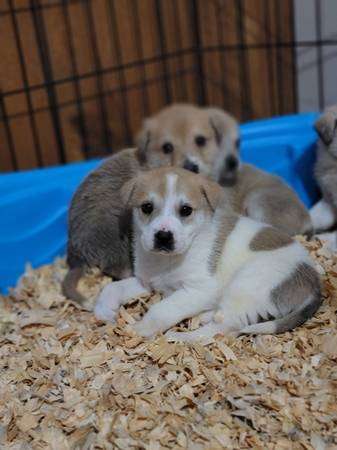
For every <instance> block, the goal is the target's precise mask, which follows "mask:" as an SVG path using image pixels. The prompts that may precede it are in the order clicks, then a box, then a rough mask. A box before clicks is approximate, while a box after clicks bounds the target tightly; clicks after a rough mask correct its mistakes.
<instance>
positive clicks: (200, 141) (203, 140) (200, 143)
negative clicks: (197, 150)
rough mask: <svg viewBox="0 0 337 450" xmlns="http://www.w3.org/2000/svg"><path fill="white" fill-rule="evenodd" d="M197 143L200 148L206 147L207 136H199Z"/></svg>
mask: <svg viewBox="0 0 337 450" xmlns="http://www.w3.org/2000/svg"><path fill="white" fill-rule="evenodd" d="M195 143H196V144H197V146H198V147H205V145H206V138H205V136H197V137H196V138H195Z"/></svg>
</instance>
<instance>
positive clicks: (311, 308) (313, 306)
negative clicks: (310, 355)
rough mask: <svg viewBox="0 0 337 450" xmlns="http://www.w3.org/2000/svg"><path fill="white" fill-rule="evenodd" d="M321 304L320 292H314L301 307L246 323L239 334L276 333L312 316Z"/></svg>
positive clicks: (297, 325)
mask: <svg viewBox="0 0 337 450" xmlns="http://www.w3.org/2000/svg"><path fill="white" fill-rule="evenodd" d="M321 304H322V297H321V293H320V292H319V291H318V292H315V293H314V294H313V295H312V296H311V298H309V301H308V302H307V304H306V305H305V306H303V308H301V309H299V310H297V311H293V312H291V313H289V314H287V315H286V316H284V317H281V318H280V319H275V320H268V321H267V322H260V323H255V324H253V325H248V326H247V327H245V328H243V329H242V330H240V332H239V334H278V333H285V332H286V331H291V330H293V329H294V328H296V327H299V326H300V325H302V324H303V323H304V322H306V321H307V320H308V319H310V317H312V316H313V315H314V314H315V312H316V311H317V310H318V308H319V307H320V306H321Z"/></svg>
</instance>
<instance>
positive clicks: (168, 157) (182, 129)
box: [63, 105, 237, 302]
mask: <svg viewBox="0 0 337 450" xmlns="http://www.w3.org/2000/svg"><path fill="white" fill-rule="evenodd" d="M236 138H237V128H236V126H235V121H234V119H233V118H231V117H230V116H229V115H228V114H226V113H224V112H223V111H221V110H218V109H216V108H196V107H193V106H188V105H173V106H170V107H167V108H165V109H164V110H163V111H161V112H160V113H158V114H157V115H155V116H154V117H152V118H151V119H148V120H146V121H145V124H144V127H143V129H142V131H141V133H140V134H139V137H138V148H137V149H127V150H123V151H121V152H119V153H117V154H115V155H113V156H112V157H110V158H107V159H106V160H105V161H104V162H103V163H102V165H101V166H100V167H98V168H97V169H96V170H94V171H93V172H92V173H91V174H89V175H88V176H87V178H86V179H85V180H84V181H83V182H82V184H81V185H80V186H79V188H78V190H77V191H76V193H75V195H74V197H73V199H72V202H71V206H70V210H69V220H68V222H69V233H68V249H67V262H68V265H69V267H70V270H69V271H68V274H67V276H66V277H65V279H64V282H63V292H64V294H65V296H67V297H69V298H72V299H74V300H77V301H80V302H83V301H84V300H85V299H84V298H83V296H82V295H81V294H80V293H79V292H78V290H77V283H78V281H79V279H80V277H81V276H82V275H83V273H84V271H85V270H86V269H87V268H88V267H98V268H99V269H100V270H101V271H102V272H103V273H105V274H107V275H110V276H112V277H114V278H124V277H125V276H128V275H130V274H131V272H132V261H131V244H130V238H131V229H132V226H131V225H132V224H131V211H130V210H128V209H126V208H125V206H124V205H123V202H122V199H121V197H120V188H121V186H122V185H123V184H124V183H125V182H126V181H128V180H129V179H130V178H132V177H134V176H135V175H136V174H137V173H138V172H139V171H140V170H143V169H148V168H155V167H161V166H180V167H186V168H187V169H189V170H192V171H195V172H201V173H203V174H205V175H211V174H214V173H215V174H216V173H217V166H218V165H220V162H221V161H224V160H226V158H227V157H229V156H230V155H231V154H233V153H234V151H235V149H234V146H235V141H236Z"/></svg>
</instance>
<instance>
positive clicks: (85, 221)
mask: <svg viewBox="0 0 337 450" xmlns="http://www.w3.org/2000/svg"><path fill="white" fill-rule="evenodd" d="M139 170H140V163H139V161H138V158H137V151H136V149H126V150H122V151H121V152H119V153H117V154H116V155H113V156H112V157H110V158H108V159H106V160H105V161H104V162H103V163H102V164H101V166H99V167H98V168H97V169H96V170H94V171H93V172H92V173H90V174H89V175H88V176H87V177H86V178H85V180H84V181H83V182H82V184H81V185H80V187H79V188H78V190H77V191H76V193H75V195H74V197H73V199H72V202H71V205H70V209H69V216H68V229H69V230H68V248H67V262H68V265H69V268H70V272H69V274H68V275H67V277H66V278H65V281H64V284H63V292H64V293H65V295H66V296H69V297H71V298H74V299H77V300H80V301H83V297H82V296H81V294H79V293H78V292H76V285H77V282H78V280H79V278H80V276H81V275H80V274H81V273H82V271H83V270H84V269H85V268H87V267H98V268H99V269H100V270H101V271H102V272H103V273H105V274H108V275H110V276H112V277H115V278H121V277H123V276H125V274H126V273H131V271H132V261H131V243H130V240H131V211H130V210H128V209H126V208H125V207H124V205H123V202H122V199H121V196H120V189H121V187H122V186H123V184H124V183H125V182H126V181H128V180H130V179H131V178H132V177H134V176H135V175H136V174H137V173H138V171H139ZM79 269H80V270H79Z"/></svg>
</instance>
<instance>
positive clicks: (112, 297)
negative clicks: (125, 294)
mask: <svg viewBox="0 0 337 450" xmlns="http://www.w3.org/2000/svg"><path fill="white" fill-rule="evenodd" d="M120 304H121V293H120V289H119V288H118V286H116V285H114V283H110V284H107V285H106V286H105V287H104V288H103V290H102V292H101V293H100V294H99V296H98V297H97V300H96V304H95V308H94V314H95V317H96V319H98V320H103V321H107V322H113V323H114V322H116V316H117V314H118V310H119V306H120Z"/></svg>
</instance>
